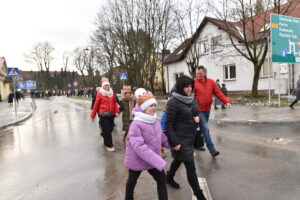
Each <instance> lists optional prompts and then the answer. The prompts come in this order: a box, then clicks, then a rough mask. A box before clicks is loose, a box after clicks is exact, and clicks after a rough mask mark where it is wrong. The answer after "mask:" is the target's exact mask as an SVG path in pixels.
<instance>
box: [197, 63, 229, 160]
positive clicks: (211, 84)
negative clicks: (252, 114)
mask: <svg viewBox="0 0 300 200" xmlns="http://www.w3.org/2000/svg"><path fill="white" fill-rule="evenodd" d="M194 83H195V89H194V93H195V98H196V99H197V101H198V109H199V111H200V127H201V132H202V135H203V137H204V141H205V143H206V146H207V148H208V150H209V152H210V153H211V155H212V157H216V156H217V155H219V154H220V152H219V151H217V150H216V149H215V146H214V144H213V142H212V140H211V137H210V133H209V128H208V120H209V114H210V109H211V104H212V102H213V98H212V96H213V95H215V96H216V97H217V98H218V99H220V100H221V101H222V102H223V103H224V104H225V105H227V107H231V106H232V105H231V103H230V101H229V100H228V99H227V98H226V97H225V95H224V94H223V93H222V91H221V90H220V89H219V88H218V86H217V85H216V83H215V81H214V80H212V79H210V78H207V77H206V69H205V68H204V67H203V66H199V67H197V69H196V78H195V79H194Z"/></svg>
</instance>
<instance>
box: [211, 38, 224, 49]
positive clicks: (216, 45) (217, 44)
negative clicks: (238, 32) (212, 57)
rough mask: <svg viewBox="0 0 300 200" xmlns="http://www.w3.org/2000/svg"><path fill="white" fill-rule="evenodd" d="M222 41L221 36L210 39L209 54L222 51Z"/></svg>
mask: <svg viewBox="0 0 300 200" xmlns="http://www.w3.org/2000/svg"><path fill="white" fill-rule="evenodd" d="M214 40H217V42H214ZM222 40H223V37H222V35H218V36H216V37H212V38H211V52H218V51H222V50H223V45H222Z"/></svg>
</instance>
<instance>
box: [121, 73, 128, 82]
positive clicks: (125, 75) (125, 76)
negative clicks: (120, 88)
mask: <svg viewBox="0 0 300 200" xmlns="http://www.w3.org/2000/svg"><path fill="white" fill-rule="evenodd" d="M127 78H128V74H127V73H120V80H121V81H126V80H127Z"/></svg>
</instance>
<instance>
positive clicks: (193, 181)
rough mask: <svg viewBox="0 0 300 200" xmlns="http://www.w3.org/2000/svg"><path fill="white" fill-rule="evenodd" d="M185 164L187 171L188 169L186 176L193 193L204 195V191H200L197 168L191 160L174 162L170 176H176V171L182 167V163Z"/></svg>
mask: <svg viewBox="0 0 300 200" xmlns="http://www.w3.org/2000/svg"><path fill="white" fill-rule="evenodd" d="M182 162H183V164H184V166H185V169H186V175H187V179H188V182H189V184H190V186H191V188H192V189H193V192H194V194H195V195H197V194H200V193H202V190H201V189H200V186H199V182H198V176H197V173H196V167H195V161H194V160H189V161H180V160H175V159H174V160H173V161H172V163H171V166H170V170H169V172H168V173H169V174H168V175H170V176H171V177H174V176H175V173H176V171H177V170H178V168H179V167H180V165H181V163H182Z"/></svg>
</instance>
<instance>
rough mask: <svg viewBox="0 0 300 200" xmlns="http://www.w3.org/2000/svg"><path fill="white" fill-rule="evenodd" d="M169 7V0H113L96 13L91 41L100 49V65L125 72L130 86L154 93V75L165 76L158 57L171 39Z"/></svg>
mask: <svg viewBox="0 0 300 200" xmlns="http://www.w3.org/2000/svg"><path fill="white" fill-rule="evenodd" d="M171 6H172V4H171V0H166V1H164V0H146V1H142V0H130V1H127V0H113V1H111V2H110V3H109V4H107V5H104V7H103V8H102V9H101V13H99V14H98V18H97V23H96V24H97V30H96V31H95V32H94V35H93V42H94V44H95V45H96V46H98V47H99V48H100V49H101V50H102V53H101V54H102V55H103V56H102V59H103V60H104V61H103V60H102V62H103V63H106V65H107V66H109V67H110V69H112V68H113V67H120V68H122V69H124V71H126V72H127V73H128V83H129V84H130V85H139V86H148V87H150V88H151V89H152V90H153V89H154V81H155V74H156V72H157V71H158V70H160V71H161V74H162V76H164V74H163V73H164V71H163V70H164V69H163V67H162V69H159V68H158V66H159V64H158V60H157V56H158V54H159V53H161V51H162V49H166V48H167V47H168V45H169V44H170V40H171V39H172V37H171V36H170V35H171V34H170V32H171V30H172V29H169V28H170V27H171V21H170V13H171V12H170V8H171ZM162 41H163V42H162ZM112 71H113V70H110V72H112ZM163 78H164V77H163Z"/></svg>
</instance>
